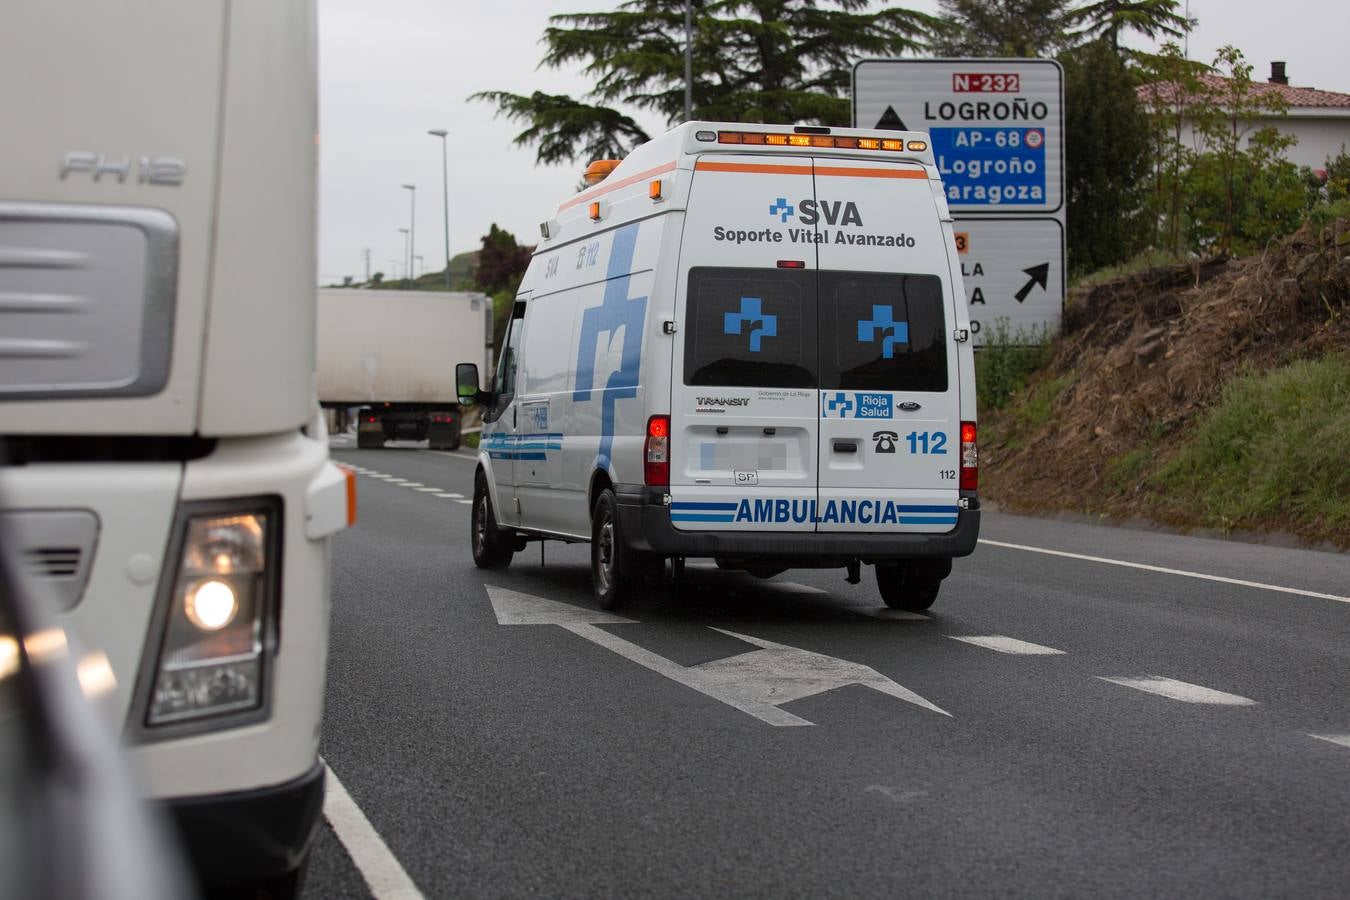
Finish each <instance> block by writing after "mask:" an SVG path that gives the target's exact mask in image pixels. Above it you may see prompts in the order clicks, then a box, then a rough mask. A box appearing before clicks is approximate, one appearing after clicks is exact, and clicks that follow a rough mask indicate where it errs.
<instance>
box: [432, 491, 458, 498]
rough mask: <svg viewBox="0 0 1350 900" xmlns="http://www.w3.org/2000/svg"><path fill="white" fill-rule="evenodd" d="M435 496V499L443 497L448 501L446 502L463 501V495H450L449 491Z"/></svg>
mask: <svg viewBox="0 0 1350 900" xmlns="http://www.w3.org/2000/svg"><path fill="white" fill-rule="evenodd" d="M436 496H437V497H444V498H446V499H448V500H463V499H464V495H463V494H455V493H451V492H449V491H443V492H442V493H439V494H437V495H436Z"/></svg>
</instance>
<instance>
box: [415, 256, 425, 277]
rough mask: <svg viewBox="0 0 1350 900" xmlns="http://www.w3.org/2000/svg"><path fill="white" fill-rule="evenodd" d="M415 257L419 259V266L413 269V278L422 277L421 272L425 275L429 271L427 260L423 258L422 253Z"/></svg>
mask: <svg viewBox="0 0 1350 900" xmlns="http://www.w3.org/2000/svg"><path fill="white" fill-rule="evenodd" d="M413 259H415V260H416V261H417V268H415V269H413V278H418V277H420V276H419V275H418V273H419V272H420V273H422V275H425V274H426V273H427V261H426V260H425V259H423V258H422V254H420V253H419V254H417V255H416V256H414V257H413Z"/></svg>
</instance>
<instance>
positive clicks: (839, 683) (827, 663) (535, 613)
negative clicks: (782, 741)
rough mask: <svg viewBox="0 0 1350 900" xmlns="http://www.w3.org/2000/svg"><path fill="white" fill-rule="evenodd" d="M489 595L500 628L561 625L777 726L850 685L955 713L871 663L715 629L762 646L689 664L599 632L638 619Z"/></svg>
mask: <svg viewBox="0 0 1350 900" xmlns="http://www.w3.org/2000/svg"><path fill="white" fill-rule="evenodd" d="M487 592H488V597H489V598H490V599H491V600H492V609H493V611H494V612H495V613H496V614H497V623H498V624H500V625H557V626H558V627H560V628H565V629H566V630H568V631H570V632H572V633H573V634H575V635H577V636H578V637H583V638H585V639H586V640H588V641H591V642H592V643H595V644H599V645H600V646H601V647H604V648H605V649H607V650H612V651H614V652H615V653H617V654H619V655H620V656H622V657H623V658H624V659H628V660H631V661H633V662H635V663H637V664H638V665H640V666H642V667H643V668H646V669H650V670H652V671H653V672H656V673H658V674H660V675H664V676H665V677H667V678H669V679H670V680H671V681H675V682H678V683H680V684H682V685H684V686H685V687H688V688H693V689H694V690H696V691H698V692H699V693H701V694H706V695H707V696H709V697H712V698H713V699H714V700H720V701H721V702H723V703H725V704H727V705H728V706H732V707H735V708H736V709H739V710H740V711H741V712H743V713H746V714H747V715H751V716H754V717H755V718H756V719H759V720H760V721H761V722H767V723H768V724H770V725H778V726H788V725H811V724H813V723H812V722H808V721H807V720H806V719H803V718H801V717H800V716H794V715H793V714H792V713H790V712H788V711H786V710H784V709H780V708H779V707H780V706H782V705H783V704H784V703H791V702H792V701H793V700H801V699H803V698H805V697H811V696H814V695H816V694H823V693H825V692H826V691H831V690H834V689H835V688H839V687H844V686H846V685H850V684H860V685H863V686H864V687H869V688H871V689H872V690H874V691H880V692H881V693H883V694H886V695H888V696H891V697H894V698H896V699H897V700H904V701H905V702H906V703H913V704H914V705H916V706H921V707H923V708H924V709H927V710H931V711H932V712H935V713H939V714H941V715H944V716H949V715H951V714H950V713H948V712H946V711H945V710H942V709H940V708H938V707H937V706H935V705H934V704H932V703H929V702H928V701H927V700H925V699H924V698H923V697H920V696H919V695H918V694H916V693H914V692H913V691H911V690H909V689H908V688H906V687H902V686H901V685H899V684H896V683H895V682H894V681H892V680H891V679H889V678H887V677H886V676H885V675H882V674H881V673H880V672H878V671H876V670H875V669H873V668H870V667H869V666H864V665H860V664H859V663H853V662H849V661H848V660H845V659H837V658H835V657H833V656H826V655H825V654H823V653H812V652H811V651H809V650H799V649H797V648H796V647H789V646H786V645H785V644H775V643H773V642H772V641H766V640H763V639H761V638H757V637H751V636H749V635H745V634H737V633H736V632H734V631H726V630H725V629H721V628H715V629H713V630H714V631H720V632H721V633H722V634H726V635H730V636H731V637H734V638H737V639H738V640H742V641H745V642H746V643H748V644H754V645H755V646H756V647H759V648H760V649H758V650H751V651H749V652H748V653H741V654H738V655H736V656H729V657H727V658H725V659H717V660H713V661H711V662H706V663H701V664H699V665H697V666H682V665H680V664H679V663H677V662H674V661H672V660H669V659H666V658H665V657H664V656H661V655H660V654H658V653H653V652H651V651H650V650H647V649H646V648H644V647H639V646H638V645H637V644H633V643H630V642H629V641H625V640H624V639H623V638H620V637H617V636H616V635H613V634H611V633H610V632H608V631H605V630H603V629H601V628H597V627H596V626H597V625H626V624H636V623H635V622H634V620H633V619H625V618H624V617H623V616H616V615H613V614H612V613H607V612H603V611H601V610H595V609H586V608H583V607H579V606H571V605H569V604H566V603H558V602H557V601H554V600H546V599H544V598H543V597H535V596H533V595H531V594H522V593H520V592H519V591H512V590H508V589H507V588H501V587H494V586H492V585H488V586H487Z"/></svg>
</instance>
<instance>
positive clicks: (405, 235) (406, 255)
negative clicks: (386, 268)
mask: <svg viewBox="0 0 1350 900" xmlns="http://www.w3.org/2000/svg"><path fill="white" fill-rule="evenodd" d="M399 231H400V232H402V233H403V265H404V266H408V265H409V264H411V262H412V255H411V251H409V250H408V235H409V232H408V229H406V228H400V229H399ZM411 271H412V269H408V268H405V269H404V270H403V290H405V291H406V290H407V289H408V273H409V272H411Z"/></svg>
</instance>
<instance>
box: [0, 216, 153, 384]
mask: <svg viewBox="0 0 1350 900" xmlns="http://www.w3.org/2000/svg"><path fill="white" fill-rule="evenodd" d="M177 270H178V233H177V225H176V223H175V222H174V219H173V217H172V216H170V215H169V214H167V213H165V212H163V211H161V210H156V209H147V208H143V207H115V206H107V207H93V206H68V205H57V204H34V203H7V202H4V203H0V400H20V399H35V400H36V399H51V398H59V397H86V396H132V397H135V396H145V395H148V394H153V393H156V392H157V391H159V390H160V389H161V388H163V387H164V382H165V381H166V380H167V378H168V372H169V359H170V352H171V350H172V343H173V313H174V306H175V303H174V293H175V290H176V285H177V277H178V275H177Z"/></svg>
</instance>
